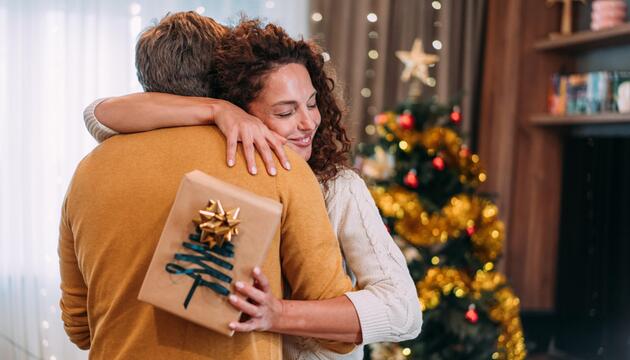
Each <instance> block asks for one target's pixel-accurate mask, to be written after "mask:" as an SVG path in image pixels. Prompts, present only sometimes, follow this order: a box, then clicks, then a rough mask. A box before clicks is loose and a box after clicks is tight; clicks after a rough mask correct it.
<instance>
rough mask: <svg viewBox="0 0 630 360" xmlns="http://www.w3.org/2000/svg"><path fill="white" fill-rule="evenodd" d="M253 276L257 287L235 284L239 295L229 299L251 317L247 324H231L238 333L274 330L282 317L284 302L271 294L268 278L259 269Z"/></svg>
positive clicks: (256, 269)
mask: <svg viewBox="0 0 630 360" xmlns="http://www.w3.org/2000/svg"><path fill="white" fill-rule="evenodd" d="M253 276H254V285H255V286H251V285H249V284H245V283H243V282H241V281H237V282H236V284H234V286H235V288H236V292H237V294H232V295H230V296H229V298H228V299H229V301H230V304H232V306H234V307H235V308H236V309H238V310H240V311H242V312H243V313H245V314H247V315H249V317H250V319H248V320H247V321H245V322H231V323H230V325H229V326H230V329H232V330H234V331H237V332H250V331H268V330H272V329H274V326H275V325H276V324H277V323H278V321H279V319H280V316H281V315H282V307H283V305H282V300H279V299H276V298H275V297H274V296H273V294H272V293H271V289H270V287H269V281H268V280H267V277H266V276H265V275H264V274H263V273H262V271H260V268H258V267H256V268H254V271H253ZM248 300H249V301H248Z"/></svg>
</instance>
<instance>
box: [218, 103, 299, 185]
mask: <svg viewBox="0 0 630 360" xmlns="http://www.w3.org/2000/svg"><path fill="white" fill-rule="evenodd" d="M215 109H216V110H215V112H214V114H213V118H214V123H215V124H216V125H217V126H218V127H219V129H221V132H223V134H224V135H225V138H226V139H227V163H228V166H230V167H231V166H234V164H235V163H236V148H237V145H238V142H239V141H240V142H241V143H242V144H243V154H244V155H245V161H246V162H247V169H248V170H249V172H250V173H251V174H252V175H255V174H256V173H257V172H258V169H257V168H256V157H255V154H254V152H255V151H256V150H258V152H259V153H260V156H261V157H262V159H263V162H264V163H265V167H266V168H267V172H268V173H269V175H276V173H277V170H276V167H275V163H274V161H273V153H274V152H275V154H276V156H277V157H278V160H280V163H281V164H282V166H283V167H284V168H285V169H287V170H290V168H291V165H290V164H289V160H288V159H287V155H286V153H285V152H284V148H283V145H284V144H285V143H286V142H287V140H286V139H285V138H283V137H282V136H280V135H278V134H277V133H275V132H274V131H271V130H269V128H268V127H267V126H266V125H265V124H264V123H263V122H262V121H261V120H260V119H258V118H257V117H255V116H252V115H250V114H248V113H247V112H245V111H244V110H243V109H241V108H239V107H238V106H236V105H234V104H232V103H230V102H227V101H220V102H219V103H218V104H217V106H216V108H215Z"/></svg>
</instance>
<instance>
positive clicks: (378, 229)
mask: <svg viewBox="0 0 630 360" xmlns="http://www.w3.org/2000/svg"><path fill="white" fill-rule="evenodd" d="M331 190H333V193H332V194H331V195H330V196H329V199H327V200H328V201H327V203H328V213H329V217H330V219H331V222H332V224H333V227H334V228H335V229H336V230H337V236H338V238H339V242H340V244H341V247H342V249H343V253H344V257H345V260H346V262H347V264H348V267H349V268H350V269H351V270H352V272H353V273H354V274H355V276H356V278H357V285H358V287H359V289H361V290H359V291H353V292H348V293H346V296H347V297H348V298H349V299H350V300H351V301H352V303H353V304H354V306H355V308H356V310H357V313H358V315H359V320H360V323H361V330H362V333H363V344H370V343H374V342H384V341H389V342H399V341H404V340H410V339H414V338H415V337H417V336H418V334H419V333H420V328H421V326H422V311H421V308H420V302H419V300H418V295H417V292H416V288H415V284H414V282H413V280H412V278H411V275H410V274H409V270H408V268H407V263H406V261H405V258H404V256H403V254H402V252H401V250H400V248H398V246H397V245H396V243H395V242H394V240H393V239H392V237H391V236H390V234H389V232H388V231H387V229H386V228H385V225H384V224H383V221H382V218H381V216H380V214H379V212H378V209H377V207H376V204H375V203H374V200H373V199H372V196H371V195H370V192H369V190H368V188H367V186H366V185H365V182H364V181H363V180H362V179H361V178H360V177H359V176H358V175H357V174H356V173H354V172H352V171H349V170H348V171H345V172H344V174H342V175H341V176H340V177H339V179H338V180H337V181H336V184H335V186H334V187H333V188H331Z"/></svg>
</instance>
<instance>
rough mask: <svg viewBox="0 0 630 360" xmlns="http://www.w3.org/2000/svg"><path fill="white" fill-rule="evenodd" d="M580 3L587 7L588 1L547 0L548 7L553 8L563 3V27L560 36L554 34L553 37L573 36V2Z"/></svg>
mask: <svg viewBox="0 0 630 360" xmlns="http://www.w3.org/2000/svg"><path fill="white" fill-rule="evenodd" d="M574 1H578V2H581V3H582V4H584V5H586V0H547V6H549V7H551V6H553V5H555V4H558V3H562V25H561V28H560V34H558V33H553V34H551V37H555V36H558V35H571V32H572V29H571V28H572V26H571V21H572V19H573V2H574Z"/></svg>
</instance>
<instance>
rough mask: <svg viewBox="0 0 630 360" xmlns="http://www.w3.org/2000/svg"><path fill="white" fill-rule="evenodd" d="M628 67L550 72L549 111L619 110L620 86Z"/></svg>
mask: <svg viewBox="0 0 630 360" xmlns="http://www.w3.org/2000/svg"><path fill="white" fill-rule="evenodd" d="M624 82H630V71H594V72H588V73H579V74H560V73H556V74H553V75H552V76H551V81H550V87H549V96H548V111H549V113H550V114H552V115H577V114H599V113H605V112H618V111H619V108H618V102H619V87H620V85H621V84H623V83H624Z"/></svg>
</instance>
